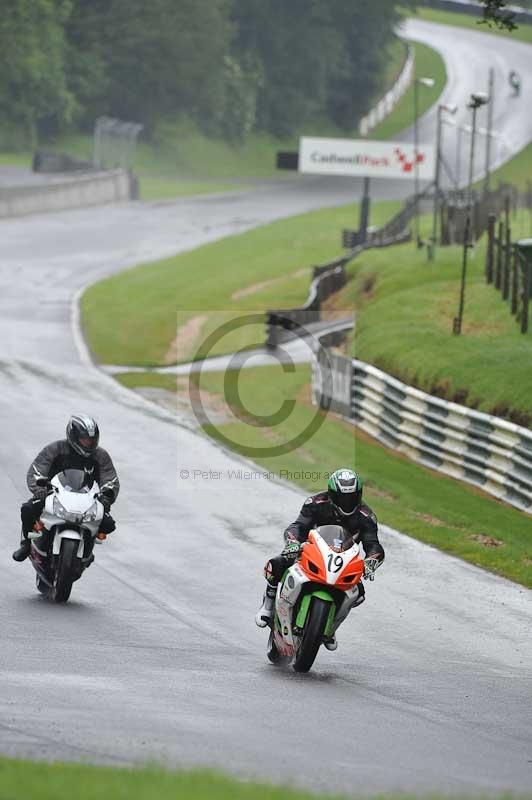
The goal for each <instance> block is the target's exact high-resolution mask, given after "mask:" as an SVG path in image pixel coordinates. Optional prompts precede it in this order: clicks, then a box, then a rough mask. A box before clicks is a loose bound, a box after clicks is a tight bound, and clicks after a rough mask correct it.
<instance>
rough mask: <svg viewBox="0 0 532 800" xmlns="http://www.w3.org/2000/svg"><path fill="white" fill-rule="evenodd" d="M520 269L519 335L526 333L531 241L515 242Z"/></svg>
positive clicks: (531, 251)
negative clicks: (520, 304)
mask: <svg viewBox="0 0 532 800" xmlns="http://www.w3.org/2000/svg"><path fill="white" fill-rule="evenodd" d="M517 247H518V250H519V256H520V259H521V268H522V270H523V294H522V303H523V308H522V310H521V333H527V332H528V307H529V304H530V272H531V271H532V239H520V240H519V241H518V242H517Z"/></svg>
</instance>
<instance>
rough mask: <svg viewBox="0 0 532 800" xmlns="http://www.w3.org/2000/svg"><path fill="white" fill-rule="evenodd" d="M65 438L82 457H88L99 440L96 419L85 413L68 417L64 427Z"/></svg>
mask: <svg viewBox="0 0 532 800" xmlns="http://www.w3.org/2000/svg"><path fill="white" fill-rule="evenodd" d="M66 438H67V440H68V443H69V445H70V446H71V447H72V448H73V449H74V450H75V451H76V453H79V454H80V456H83V457H84V458H89V456H91V455H92V454H93V453H94V451H95V450H96V448H97V447H98V442H99V441H100V431H99V429H98V424H97V422H96V420H94V419H93V418H92V417H86V416H85V414H76V415H75V416H73V417H70V419H69V420H68V425H67V428H66Z"/></svg>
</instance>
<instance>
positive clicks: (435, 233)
mask: <svg viewBox="0 0 532 800" xmlns="http://www.w3.org/2000/svg"><path fill="white" fill-rule="evenodd" d="M457 111H458V106H448V105H445V103H441V104H440V105H439V106H438V127H437V131H436V175H435V178H434V204H433V207H432V237H431V244H430V247H429V260H430V261H432V260H433V259H434V254H435V251H436V239H437V236H438V202H439V199H440V175H441V160H442V153H441V141H442V128H443V126H442V114H443V113H444V112H447V113H448V114H456V112H457Z"/></svg>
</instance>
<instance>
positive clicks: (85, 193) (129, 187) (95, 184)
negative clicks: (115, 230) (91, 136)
mask: <svg viewBox="0 0 532 800" xmlns="http://www.w3.org/2000/svg"><path fill="white" fill-rule="evenodd" d="M134 192H135V178H134V176H133V175H132V174H131V173H129V172H128V171H127V170H123V169H114V170H108V171H106V172H100V173H96V174H93V175H90V174H89V175H77V176H76V177H75V178H65V180H64V181H61V182H58V183H50V184H46V185H43V186H12V187H6V188H3V189H2V188H0V218H1V217H16V216H23V215H25V214H41V213H46V212H48V211H61V210H63V209H70V208H80V207H84V206H93V205H104V204H106V203H118V202H121V201H124V200H130V199H133V198H134V196H135V195H134Z"/></svg>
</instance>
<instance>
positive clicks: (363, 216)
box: [359, 178, 371, 244]
mask: <svg viewBox="0 0 532 800" xmlns="http://www.w3.org/2000/svg"><path fill="white" fill-rule="evenodd" d="M369 189H370V179H369V178H364V193H363V195H362V204H361V206H360V225H359V236H360V238H359V244H364V242H366V240H367V238H368V222H369V211H370V206H371V197H370V193H369Z"/></svg>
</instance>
